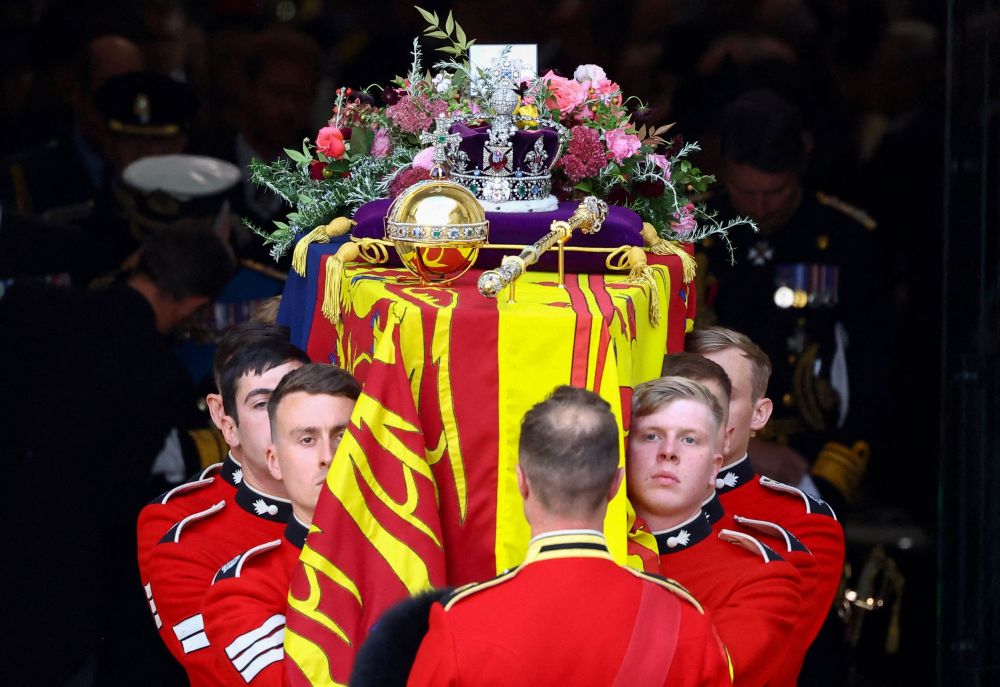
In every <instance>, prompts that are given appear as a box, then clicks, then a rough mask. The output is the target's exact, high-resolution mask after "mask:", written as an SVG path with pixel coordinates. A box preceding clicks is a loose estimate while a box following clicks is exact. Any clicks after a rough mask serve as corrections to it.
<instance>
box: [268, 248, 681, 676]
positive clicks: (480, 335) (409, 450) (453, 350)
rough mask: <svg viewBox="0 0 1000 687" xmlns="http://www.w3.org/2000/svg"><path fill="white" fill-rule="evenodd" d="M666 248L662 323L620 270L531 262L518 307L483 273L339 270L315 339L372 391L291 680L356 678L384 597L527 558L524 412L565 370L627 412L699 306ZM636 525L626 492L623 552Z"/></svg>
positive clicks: (303, 596) (341, 484) (354, 431)
mask: <svg viewBox="0 0 1000 687" xmlns="http://www.w3.org/2000/svg"><path fill="white" fill-rule="evenodd" d="M651 262H652V261H651ZM663 262H665V263H666V264H659V265H652V268H653V273H654V275H655V282H656V284H657V289H658V292H659V303H660V307H661V309H662V310H664V311H666V312H663V313H661V317H660V321H659V322H658V323H657V324H656V325H655V326H654V325H653V324H651V323H650V317H649V300H650V299H649V291H648V289H649V288H650V287H649V286H648V285H645V284H631V283H628V281H627V279H626V278H625V277H624V276H620V275H586V274H580V275H567V277H566V287H565V288H560V287H559V286H558V285H557V284H556V283H555V275H552V274H546V273H528V274H527V275H525V276H524V277H522V279H521V280H519V281H518V284H517V288H516V302H514V303H509V302H507V298H506V295H507V294H506V293H502V294H501V296H500V298H499V299H497V300H491V299H487V298H484V297H482V296H481V295H480V294H479V293H478V291H477V290H476V288H475V282H476V278H477V277H478V272H471V273H469V274H467V275H465V276H464V277H463V278H462V279H460V280H458V282H456V283H454V284H452V285H451V286H450V287H448V288H444V287H435V286H423V285H420V284H417V283H415V282H414V281H413V280H412V278H409V277H408V273H406V272H404V271H402V270H396V269H385V268H371V267H351V266H349V267H348V268H347V269H345V270H344V271H343V275H342V277H341V278H342V288H341V294H342V301H341V304H340V305H341V312H342V313H343V318H342V323H341V324H338V325H337V326H334V325H332V324H330V323H329V322H327V321H326V320H322V321H321V319H320V318H317V319H315V320H314V321H313V323H312V328H311V331H310V336H309V345H308V350H309V353H310V355H311V357H313V359H316V360H320V361H324V362H332V363H335V364H338V365H341V366H343V367H345V368H347V369H349V370H351V371H352V372H353V373H354V374H355V375H356V376H357V377H358V379H359V380H361V381H362V383H363V385H364V391H363V393H362V395H361V398H360V399H359V400H358V404H357V406H356V407H355V410H354V414H353V417H352V421H351V426H350V427H349V429H348V432H347V435H346V436H345V438H344V440H343V441H342V443H341V446H340V448H339V449H338V451H337V454H336V456H335V457H334V460H333V463H332V465H331V467H330V472H329V475H328V477H327V485H326V489H325V490H324V492H323V494H322V495H321V497H320V501H319V504H318V506H317V508H316V514H315V519H314V522H313V525H312V528H311V530H310V534H309V537H308V539H307V542H306V546H305V547H304V548H303V552H302V557H301V561H300V566H299V568H298V569H296V570H295V571H294V573H293V575H292V584H291V588H290V590H289V600H288V603H289V607H288V614H287V616H288V617H287V630H286V636H285V651H286V674H287V675H288V681H289V682H290V684H293V685H344V684H346V683H347V680H348V677H349V675H350V671H351V666H352V664H353V658H354V654H355V653H356V651H357V650H358V648H359V647H360V644H361V643H362V642H363V641H364V638H365V636H366V635H367V632H368V630H369V629H370V627H371V626H372V624H373V623H374V622H375V621H376V620H377V619H378V617H379V615H380V613H382V612H383V611H384V610H385V609H386V608H387V607H389V606H390V605H392V604H393V603H395V602H397V601H399V600H401V599H403V598H405V597H406V596H407V595H408V594H412V593H415V592H418V591H420V590H423V589H426V588H428V587H432V586H444V585H449V586H457V585H460V584H464V583H467V582H471V581H476V580H483V579H488V578H490V577H493V576H494V575H496V574H497V573H498V572H499V571H502V570H504V569H507V568H509V567H512V566H514V565H517V564H519V563H520V562H521V560H522V558H523V556H524V552H525V549H526V546H527V542H528V540H529V538H530V532H529V528H528V524H527V522H526V521H525V519H524V514H523V510H522V504H521V500H520V496H519V495H518V492H517V485H516V477H515V474H516V473H515V468H516V465H517V442H518V438H519V432H520V420H521V418H522V417H523V415H524V413H525V412H526V411H527V410H528V409H529V408H530V407H531V406H533V405H534V404H535V403H538V402H539V401H541V400H542V399H544V398H545V396H546V395H548V394H549V393H550V392H551V391H552V389H554V388H555V387H556V386H559V385H561V384H571V385H574V386H579V387H584V388H588V389H591V390H593V391H595V392H597V393H598V394H600V395H601V396H602V397H604V398H605V399H606V400H607V401H608V402H609V403H610V404H611V406H612V409H613V411H614V412H615V414H616V415H617V416H618V417H619V418H620V419H621V422H622V426H623V427H627V426H628V408H629V405H630V403H631V389H632V387H634V386H635V385H636V384H638V383H640V382H642V381H645V380H648V379H652V378H654V377H657V376H659V374H660V369H661V366H662V361H663V355H664V353H665V351H666V350H667V348H668V329H669V328H671V327H674V328H680V329H681V332H683V328H684V325H685V320H686V317H687V313H688V312H689V305H691V304H690V303H689V302H688V298H687V292H686V289H685V288H684V285H682V284H681V283H680V279H679V275H680V269H679V264H678V265H674V264H672V263H670V262H669V261H666V260H665V261H663ZM321 274H323V271H321ZM318 288H319V289H320V290H321V291H320V292H322V289H323V288H324V284H323V283H322V278H321V279H320V284H319V285H318ZM317 312H318V306H317ZM681 336H683V334H681ZM674 337H675V340H676V334H675V335H674ZM621 459H622V463H623V464H624V452H623V451H622V456H621ZM627 531H628V523H627V513H626V504H625V499H624V496H623V494H622V495H619V497H617V498H616V499H615V500H614V501H613V502H612V504H611V507H610V508H609V511H608V517H607V520H606V523H605V533H606V535H607V536H608V541H609V545H610V547H611V549H612V552H613V554H614V555H615V556H616V558H617V559H618V560H619V561H621V562H624V561H625V559H626V533H627Z"/></svg>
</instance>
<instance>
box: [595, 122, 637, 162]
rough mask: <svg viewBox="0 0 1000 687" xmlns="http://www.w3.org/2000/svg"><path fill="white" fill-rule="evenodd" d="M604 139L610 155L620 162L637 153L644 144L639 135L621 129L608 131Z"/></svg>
mask: <svg viewBox="0 0 1000 687" xmlns="http://www.w3.org/2000/svg"><path fill="white" fill-rule="evenodd" d="M604 140H605V142H606V143H607V144H608V157H609V158H610V159H612V160H614V161H615V162H618V163H620V162H621V161H622V160H624V159H625V158H627V157H632V156H633V155H635V154H636V153H637V152H639V148H640V147H641V145H642V144H641V143H640V142H639V137H638V136H636V135H635V134H627V133H625V132H624V131H623V130H621V129H612V130H611V131H609V132H607V133H606V134H604Z"/></svg>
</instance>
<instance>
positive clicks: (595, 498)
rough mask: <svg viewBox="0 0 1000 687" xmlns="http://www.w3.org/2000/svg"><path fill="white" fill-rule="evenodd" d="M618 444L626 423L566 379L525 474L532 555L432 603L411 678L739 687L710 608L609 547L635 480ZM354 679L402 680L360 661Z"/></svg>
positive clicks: (529, 419)
mask: <svg viewBox="0 0 1000 687" xmlns="http://www.w3.org/2000/svg"><path fill="white" fill-rule="evenodd" d="M618 450H619V449H618V426H617V422H616V420H615V418H614V416H613V415H612V414H611V409H610V407H609V405H608V404H607V402H605V401H604V400H603V399H601V398H600V397H599V396H597V395H596V394H594V393H592V392H589V391H585V390H583V389H575V388H572V387H559V388H557V389H556V390H555V391H554V392H553V393H552V395H551V396H550V397H549V398H548V399H546V400H545V401H543V402H541V403H539V404H538V405H536V406H535V407H534V408H532V409H531V410H529V411H528V413H527V414H526V415H525V417H524V420H523V422H522V425H521V438H520V441H519V445H518V455H519V459H520V463H519V465H518V468H517V481H518V490H519V491H520V494H521V497H522V499H523V500H524V513H525V517H526V518H527V520H528V523H529V525H530V526H531V533H532V539H531V542H530V543H529V545H528V553H527V556H526V558H525V562H524V563H523V564H522V565H520V566H518V567H517V568H515V569H514V570H511V571H509V572H506V573H504V574H503V575H501V576H500V577H498V578H496V579H493V580H490V581H489V582H484V583H481V584H472V585H468V586H467V587H463V588H461V589H459V590H457V591H456V592H455V593H454V594H452V595H450V596H449V597H445V599H444V600H442V601H441V602H440V603H434V604H433V605H432V606H431V612H430V628H429V631H428V633H427V636H426V637H425V638H424V640H423V642H422V644H421V645H420V648H419V651H418V652H417V655H416V661H415V663H414V665H413V669H412V671H411V673H410V675H409V682H408V683H407V684H409V685H412V686H417V685H454V684H461V683H464V682H466V681H469V682H474V683H475V684H477V685H582V684H588V685H614V684H622V685H667V684H669V685H706V686H707V685H727V684H730V677H731V676H730V673H729V666H728V660H727V658H726V654H725V650H724V649H723V647H722V646H721V644H720V643H719V640H718V637H717V635H716V634H715V630H714V629H713V628H712V625H711V624H710V622H709V620H708V618H707V617H706V616H705V615H704V614H703V612H702V610H701V606H699V605H698V603H697V602H696V601H695V600H694V599H693V598H692V597H691V596H690V595H689V594H688V593H687V592H686V591H685V590H684V589H683V588H682V587H680V586H679V585H677V584H676V583H673V582H670V581H668V580H666V579H664V578H661V577H657V576H655V575H647V574H645V573H641V572H636V571H633V570H630V569H627V568H623V567H621V566H619V565H617V564H616V563H615V562H614V561H613V560H612V559H611V557H610V555H609V553H608V549H607V545H606V543H605V541H604V536H603V535H602V534H601V529H602V527H603V521H604V515H605V510H606V508H607V504H608V501H609V500H610V499H611V497H612V496H613V495H614V494H615V493H616V492H617V490H618V487H619V484H620V482H621V479H622V470H621V469H620V468H619V467H618V460H619V453H618ZM382 631H384V630H382ZM379 633H380V630H379V626H378V625H376V629H375V631H374V632H373V634H372V640H374V641H375V642H376V643H377V642H378V641H379ZM372 640H370V641H372ZM363 654H365V650H364V649H363V650H362V655H363ZM362 657H363V656H359V659H358V660H359V662H361V660H362ZM367 667H368V668H369V670H371V668H372V666H371V665H368V666H367ZM351 684H352V685H360V686H364V685H369V684H373V685H374V684H388V683H385V682H382V681H380V680H378V679H377V678H373V676H372V675H371V674H369V675H367V676H364V675H359V672H358V670H357V669H356V671H355V675H353V676H352V679H351Z"/></svg>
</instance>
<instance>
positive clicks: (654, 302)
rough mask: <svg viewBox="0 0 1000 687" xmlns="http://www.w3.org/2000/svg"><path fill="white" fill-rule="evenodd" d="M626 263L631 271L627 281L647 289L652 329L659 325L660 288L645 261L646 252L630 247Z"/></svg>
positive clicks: (637, 247) (636, 247)
mask: <svg viewBox="0 0 1000 687" xmlns="http://www.w3.org/2000/svg"><path fill="white" fill-rule="evenodd" d="M628 263H629V265H631V269H630V270H629V273H628V280H629V281H630V282H632V283H633V284H645V285H646V286H648V287H649V323H650V324H651V325H653V326H654V327H658V326H659V325H660V288H659V286H658V285H657V283H656V277H655V276H653V270H652V268H651V267H650V266H649V263H648V262H647V260H646V251H644V250H643V249H642V248H639V246H632V247H631V248H629V251H628Z"/></svg>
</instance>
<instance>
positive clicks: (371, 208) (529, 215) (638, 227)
mask: <svg viewBox="0 0 1000 687" xmlns="http://www.w3.org/2000/svg"><path fill="white" fill-rule="evenodd" d="M389 203H390V201H389V200H387V199H383V200H373V201H371V202H370V203H365V204H364V205H362V206H361V207H360V208H358V211H357V213H355V215H354V220H355V221H356V222H357V223H358V225H357V226H356V227H354V230H353V231H352V232H351V233H352V234H353V235H354V236H357V237H358V238H370V239H384V238H385V216H386V213H387V212H388V211H389ZM578 205H579V203H576V202H572V201H570V202H563V203H559V207H558V209H556V210H553V211H552V212H525V213H510V212H487V213H486V219H488V220H489V222H490V243H503V244H512V245H517V246H526V245H529V244H532V243H534V242H535V241H537V240H538V239H540V238H541V237H542V236H544V235H545V234H547V233H548V231H549V228H550V226H551V225H552V222H554V221H556V220H566V219H569V217H570V215H572V214H573V211H574V210H576V208H577V206H578ZM641 232H642V218H641V217H639V215H637V214H636V213H635V212H633V211H632V210H629V209H628V208H623V207H620V206H618V205H612V206H610V207H609V208H608V218H607V219H606V220H605V221H604V225H603V226H602V227H601V230H600V231H599V232H597V233H596V234H584V233H582V232H575V233H574V234H573V238H571V239H570V240H569V243H568V244H567V246H580V247H588V248H618V247H620V246H641V245H642V233H641ZM519 252H520V249H518V250H490V249H483V250H481V251H479V259H478V260H476V269H490V268H493V267H496V266H498V265H499V264H500V260H501V259H502V258H503V256H505V255H516V254H517V253H519ZM606 257H607V254H606V253H577V252H574V251H567V252H566V271H567V272H576V273H598V274H599V273H604V272H607V271H608V269H607V267H606V266H605V264H604V260H605V258H606ZM389 262H390V264H392V265H396V266H398V265H400V264H401V263H400V262H399V258H398V257H397V256H396V254H395V253H394V252H393V251H390V252H389ZM556 262H557V259H556V253H555V251H548V252H546V253H545V254H544V255H543V256H542V257H541V259H539V261H538V265H537V266H536V267H535V268H534V269H535V270H537V271H542V272H554V271H555V270H556Z"/></svg>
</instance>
